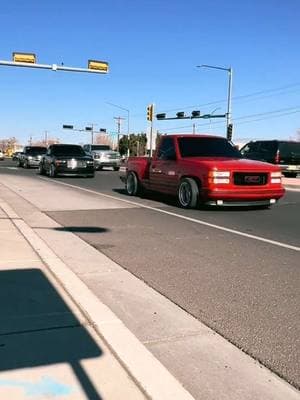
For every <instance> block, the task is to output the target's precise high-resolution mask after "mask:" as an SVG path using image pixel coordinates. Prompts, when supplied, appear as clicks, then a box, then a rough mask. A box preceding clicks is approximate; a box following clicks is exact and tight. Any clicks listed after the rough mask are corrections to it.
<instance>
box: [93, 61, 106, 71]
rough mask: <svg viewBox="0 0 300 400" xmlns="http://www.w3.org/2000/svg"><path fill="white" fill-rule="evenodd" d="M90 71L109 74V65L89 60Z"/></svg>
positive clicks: (104, 62)
mask: <svg viewBox="0 0 300 400" xmlns="http://www.w3.org/2000/svg"><path fill="white" fill-rule="evenodd" d="M88 69H94V70H98V71H102V72H105V73H107V72H108V63H107V62H106V61H97V60H89V61H88Z"/></svg>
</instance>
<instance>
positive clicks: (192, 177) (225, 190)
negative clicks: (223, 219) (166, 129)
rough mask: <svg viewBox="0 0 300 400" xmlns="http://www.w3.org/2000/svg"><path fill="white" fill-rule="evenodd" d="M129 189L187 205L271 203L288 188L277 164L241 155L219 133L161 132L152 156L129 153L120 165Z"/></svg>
mask: <svg viewBox="0 0 300 400" xmlns="http://www.w3.org/2000/svg"><path fill="white" fill-rule="evenodd" d="M120 178H121V180H122V181H123V182H124V183H125V187H126V191H127V193H128V194H129V195H130V196H135V195H138V194H139V193H141V192H142V191H143V190H151V191H157V192H160V193H164V194H169V195H175V196H177V198H178V202H179V205H180V206H181V207H183V208H196V207H197V206H198V205H200V204H207V205H215V206H262V207H266V206H270V205H272V204H274V203H276V201H277V200H278V199H280V198H281V197H282V196H283V195H284V193H285V189H284V188H283V186H282V183H281V171H280V168H279V167H278V166H275V165H272V164H268V163H265V162H260V161H254V160H249V159H244V158H242V156H241V154H240V152H239V151H238V150H237V149H236V148H235V147H234V146H233V144H232V143H231V142H230V141H228V140H227V139H225V138H224V137H219V136H210V135H199V134H197V135H179V134H177V135H163V136H162V137H161V140H160V143H159V145H158V148H157V150H156V152H155V154H154V157H153V158H151V157H129V158H128V160H127V162H126V163H125V165H124V167H122V168H121V174H120Z"/></svg>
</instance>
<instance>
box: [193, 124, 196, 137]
mask: <svg viewBox="0 0 300 400" xmlns="http://www.w3.org/2000/svg"><path fill="white" fill-rule="evenodd" d="M195 133H196V124H195V123H194V124H193V135H195Z"/></svg>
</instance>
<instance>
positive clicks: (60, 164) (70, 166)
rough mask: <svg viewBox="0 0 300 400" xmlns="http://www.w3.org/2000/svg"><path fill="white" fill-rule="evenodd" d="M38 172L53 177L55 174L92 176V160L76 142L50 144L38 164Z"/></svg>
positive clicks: (93, 171)
mask: <svg viewBox="0 0 300 400" xmlns="http://www.w3.org/2000/svg"><path fill="white" fill-rule="evenodd" d="M39 173H40V174H41V175H45V174H48V175H49V176H50V177H52V178H54V177H55V176H57V175H65V176H85V177H91V178H92V177H94V176H95V170H94V160H93V157H92V156H90V155H87V154H86V153H85V151H84V150H83V148H82V147H81V146H79V145H76V144H52V145H50V146H49V147H48V149H47V152H46V154H45V155H44V156H43V157H42V159H41V161H40V164H39Z"/></svg>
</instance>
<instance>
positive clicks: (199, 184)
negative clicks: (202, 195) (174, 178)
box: [181, 175, 202, 190]
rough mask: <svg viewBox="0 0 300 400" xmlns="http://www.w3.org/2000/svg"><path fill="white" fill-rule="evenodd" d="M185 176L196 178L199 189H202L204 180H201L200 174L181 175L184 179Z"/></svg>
mask: <svg viewBox="0 0 300 400" xmlns="http://www.w3.org/2000/svg"><path fill="white" fill-rule="evenodd" d="M184 178H191V179H194V181H195V182H196V183H197V186H198V189H199V190H200V189H201V187H202V182H201V179H200V178H199V177H198V176H193V175H183V176H181V179H184Z"/></svg>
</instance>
